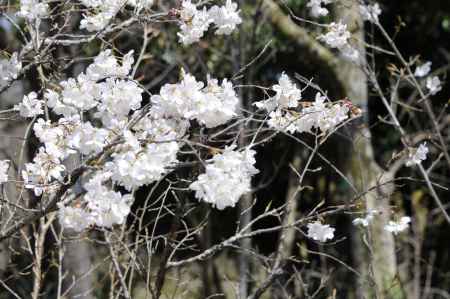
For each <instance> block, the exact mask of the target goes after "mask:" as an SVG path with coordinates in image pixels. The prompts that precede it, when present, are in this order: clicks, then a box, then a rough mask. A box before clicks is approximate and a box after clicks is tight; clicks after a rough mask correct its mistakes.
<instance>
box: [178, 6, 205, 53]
mask: <svg viewBox="0 0 450 299" xmlns="http://www.w3.org/2000/svg"><path fill="white" fill-rule="evenodd" d="M180 17H181V25H180V29H181V32H178V33H177V35H178V37H179V39H180V42H181V43H182V44H183V45H190V44H192V43H195V42H198V41H199V40H200V38H202V37H203V35H204V34H205V32H206V31H207V30H208V27H209V25H210V24H211V23H212V22H213V20H212V18H211V16H210V15H209V13H208V12H207V10H206V8H203V10H197V7H196V6H195V4H192V3H191V1H190V0H184V1H183V2H182V4H181V11H180Z"/></svg>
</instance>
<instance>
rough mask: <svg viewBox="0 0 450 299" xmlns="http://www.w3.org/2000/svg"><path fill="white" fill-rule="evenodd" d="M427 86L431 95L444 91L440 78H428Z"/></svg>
mask: <svg viewBox="0 0 450 299" xmlns="http://www.w3.org/2000/svg"><path fill="white" fill-rule="evenodd" d="M426 85H427V88H428V90H429V91H430V94H431V95H435V94H437V93H438V92H439V91H441V89H442V85H441V80H439V77H438V76H434V77H428V78H427V82H426Z"/></svg>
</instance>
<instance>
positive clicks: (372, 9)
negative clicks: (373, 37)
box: [359, 3, 381, 22]
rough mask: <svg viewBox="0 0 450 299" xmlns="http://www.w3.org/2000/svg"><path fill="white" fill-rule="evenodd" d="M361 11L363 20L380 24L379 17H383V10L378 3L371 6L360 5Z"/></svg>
mask: <svg viewBox="0 0 450 299" xmlns="http://www.w3.org/2000/svg"><path fill="white" fill-rule="evenodd" d="M359 10H360V12H361V16H362V18H363V20H365V21H369V22H378V17H379V16H380V15H381V8H380V5H379V4H378V3H374V4H371V5H364V4H362V5H360V6H359Z"/></svg>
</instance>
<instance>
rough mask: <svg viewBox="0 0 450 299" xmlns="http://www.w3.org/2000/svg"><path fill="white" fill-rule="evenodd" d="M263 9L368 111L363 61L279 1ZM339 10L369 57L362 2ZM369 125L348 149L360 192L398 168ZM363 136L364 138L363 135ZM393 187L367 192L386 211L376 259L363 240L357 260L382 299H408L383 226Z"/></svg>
mask: <svg viewBox="0 0 450 299" xmlns="http://www.w3.org/2000/svg"><path fill="white" fill-rule="evenodd" d="M263 8H264V9H265V12H266V14H267V15H268V16H269V17H270V19H271V21H272V23H273V25H274V26H275V27H276V29H277V30H278V31H279V32H280V33H282V34H284V35H285V36H286V37H288V38H289V39H291V40H292V41H294V42H295V45H296V46H297V47H299V49H300V50H302V51H304V52H305V56H306V57H308V58H310V61H309V63H312V64H315V65H317V66H319V67H320V68H322V69H324V71H325V72H330V73H331V74H333V76H334V77H335V84H336V85H337V86H338V88H337V90H341V91H342V94H343V95H345V96H347V97H348V98H349V99H351V101H352V102H353V103H354V104H356V105H358V106H360V107H361V108H363V109H364V110H365V111H367V101H368V93H367V78H366V76H365V73H364V72H363V71H362V69H361V67H360V66H358V65H357V64H352V63H349V62H348V61H346V60H345V59H343V58H340V57H338V56H337V55H335V54H333V53H332V52H331V51H329V50H328V49H326V48H325V47H323V46H321V45H320V44H319V43H318V42H317V41H316V40H315V39H314V38H312V37H311V36H310V35H309V34H308V32H307V31H306V30H305V29H303V28H301V27H300V26H299V25H297V24H296V23H295V22H294V21H293V20H292V18H291V17H289V16H287V15H286V14H285V13H284V12H283V11H282V10H281V9H280V7H279V6H278V5H277V4H276V3H275V2H274V1H271V0H265V1H264V6H263ZM335 15H336V18H337V19H342V20H343V22H345V23H346V24H349V29H350V30H351V32H352V33H353V37H354V39H355V40H356V41H357V42H358V43H359V45H358V49H359V50H360V54H361V58H362V59H364V56H365V52H364V45H363V41H364V27H363V23H362V20H361V17H360V15H359V9H358V2H357V1H353V0H344V1H341V2H340V4H339V5H337V6H336V11H335ZM302 54H303V53H302ZM364 127H366V128H367V127H368V121H367V118H365V119H364V120H363V124H362V126H353V132H352V135H353V136H355V142H354V150H353V153H352V152H349V153H348V154H349V158H350V161H349V165H350V167H349V169H348V171H347V173H348V175H350V176H351V177H352V179H353V181H354V183H355V185H356V186H357V187H358V189H359V190H360V191H363V190H366V189H367V188H370V187H373V186H378V185H379V183H380V178H382V180H383V181H386V180H388V179H390V178H393V174H392V173H386V172H385V171H383V169H382V168H381V167H380V166H379V165H378V164H377V162H376V160H375V156H374V153H373V149H372V144H371V141H370V140H371V135H370V131H369V130H368V129H360V128H364ZM357 136H359V137H358V138H357ZM392 188H393V186H392V185H388V186H385V187H384V188H383V190H381V188H377V190H375V191H374V192H371V193H370V194H368V195H367V196H366V197H365V201H366V206H367V208H368V209H376V210H378V211H382V213H381V216H380V217H378V219H377V220H376V221H375V222H374V223H373V226H372V228H371V231H370V235H371V247H372V248H371V252H372V255H371V256H370V260H365V259H364V258H361V253H362V252H363V251H365V250H366V248H365V246H364V244H363V243H362V242H361V241H360V239H359V238H357V239H354V240H353V244H355V245H357V250H355V254H356V256H355V260H356V262H357V263H358V264H360V267H359V268H363V269H362V270H365V271H362V273H364V272H366V273H373V276H374V277H373V279H374V281H375V283H376V293H377V297H379V298H402V297H403V296H404V295H403V292H402V290H401V287H400V285H399V284H398V279H397V278H396V277H397V276H396V273H397V263H396V256H395V243H394V239H393V236H392V234H391V233H389V232H386V231H385V230H384V229H383V227H384V225H385V224H386V223H387V221H388V219H389V217H390V213H389V212H390V209H389V194H391V193H392V191H393V190H392ZM349 197H352V196H349ZM366 256H369V255H368V254H367V255H366ZM369 267H371V269H369ZM370 288H371V287H368V288H365V289H362V290H361V292H359V294H360V295H361V296H363V297H365V298H370V297H372V295H374V294H373V290H372V292H370V291H369V289H370Z"/></svg>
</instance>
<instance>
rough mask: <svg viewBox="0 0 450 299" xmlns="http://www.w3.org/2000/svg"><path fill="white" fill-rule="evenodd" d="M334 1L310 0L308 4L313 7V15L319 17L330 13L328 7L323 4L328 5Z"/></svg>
mask: <svg viewBox="0 0 450 299" xmlns="http://www.w3.org/2000/svg"><path fill="white" fill-rule="evenodd" d="M332 2H333V0H309V2H308V3H307V4H306V6H307V7H309V8H310V9H311V16H313V17H315V18H317V17H322V16H326V15H328V12H329V11H328V9H326V8H325V7H323V6H322V5H327V4H330V3H332Z"/></svg>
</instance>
